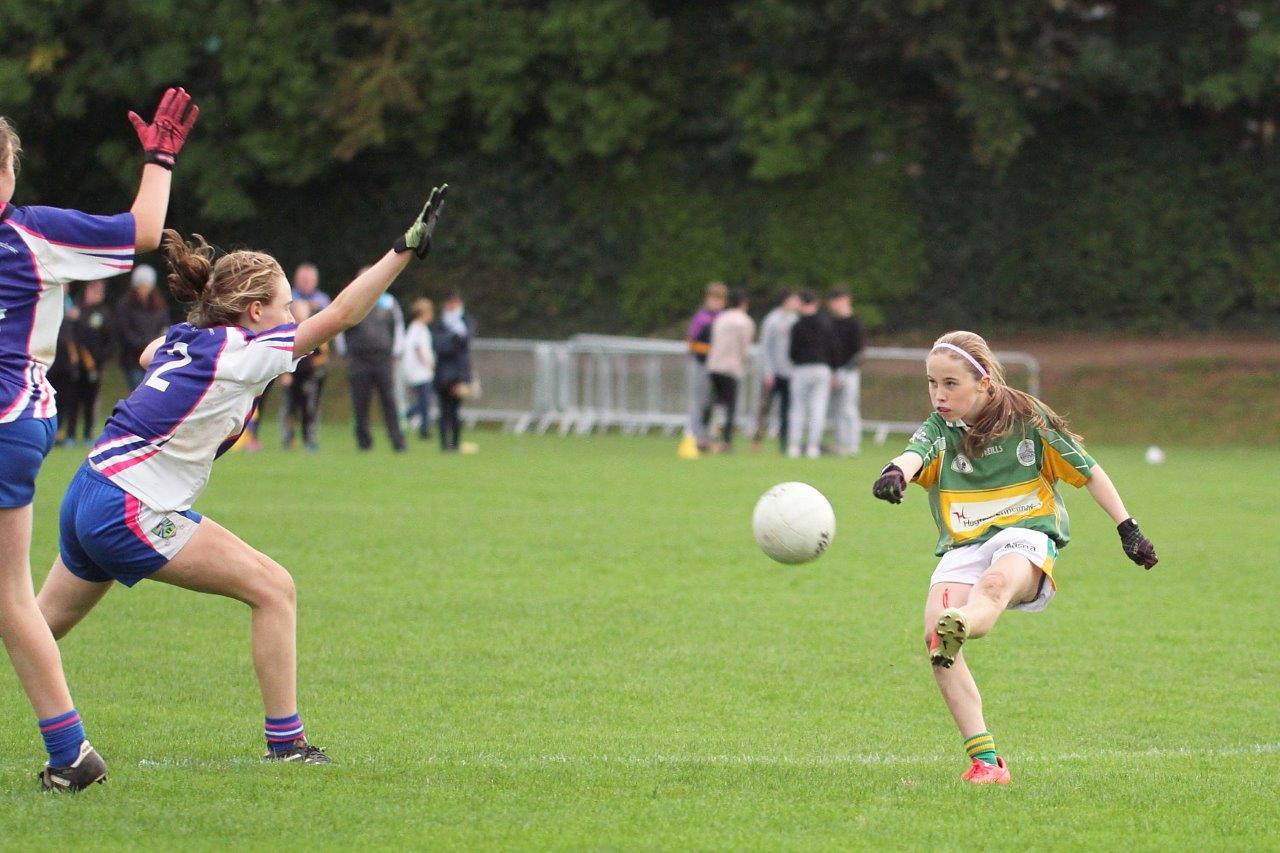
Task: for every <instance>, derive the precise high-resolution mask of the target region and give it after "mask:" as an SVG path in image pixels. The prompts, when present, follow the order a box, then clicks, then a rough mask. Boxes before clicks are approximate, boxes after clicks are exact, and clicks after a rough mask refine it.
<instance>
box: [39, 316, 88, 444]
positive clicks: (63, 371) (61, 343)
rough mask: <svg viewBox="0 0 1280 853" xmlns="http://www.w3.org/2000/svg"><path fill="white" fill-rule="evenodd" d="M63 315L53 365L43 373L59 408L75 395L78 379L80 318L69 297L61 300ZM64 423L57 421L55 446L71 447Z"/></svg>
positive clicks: (73, 442) (71, 442) (72, 442)
mask: <svg viewBox="0 0 1280 853" xmlns="http://www.w3.org/2000/svg"><path fill="white" fill-rule="evenodd" d="M63 301H64V305H63V309H62V311H63V314H62V318H63V319H62V325H61V326H59V327H58V340H57V343H56V344H55V347H54V356H53V364H51V365H49V369H48V371H46V372H45V379H48V380H49V384H50V385H52V386H53V393H54V394H55V395H56V396H55V399H57V400H59V401H61V402H60V403H59V404H58V405H59V408H63V407H65V406H66V404H67V402H68V401H70V400H71V399H72V398H73V396H74V395H75V393H76V389H75V384H76V383H77V382H78V381H79V379H80V355H79V353H77V352H76V346H75V340H74V337H75V325H76V322H75V321H76V320H77V319H78V318H79V317H80V309H79V308H78V307H76V304H75V302H74V301H72V299H71V297H70V296H64V298H63ZM64 427H65V423H64V422H63V421H59V423H58V433H57V436H56V437H55V440H54V444H55V446H56V445H73V444H75V441H68V440H67V434H66V430H65V429H64Z"/></svg>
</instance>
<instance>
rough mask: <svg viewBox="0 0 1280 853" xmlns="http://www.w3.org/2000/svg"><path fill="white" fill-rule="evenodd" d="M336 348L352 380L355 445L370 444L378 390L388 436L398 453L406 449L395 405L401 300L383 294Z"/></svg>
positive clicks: (401, 330) (363, 447)
mask: <svg viewBox="0 0 1280 853" xmlns="http://www.w3.org/2000/svg"><path fill="white" fill-rule="evenodd" d="M335 343H336V344H337V345H338V346H337V350H338V353H339V354H340V355H344V356H346V359H347V381H348V382H350V383H351V408H352V410H353V411H354V413H355V419H356V446H357V447H359V448H360V449H361V450H368V449H369V448H371V447H373V436H372V435H371V434H370V433H369V401H370V400H371V399H372V397H373V393H374V392H375V391H376V392H377V393H378V404H379V406H381V408H382V420H383V421H384V422H385V423H386V426H387V438H388V439H390V441H391V447H392V449H394V450H395V451H396V452H397V453H399V452H401V451H403V450H404V449H405V442H404V433H402V432H401V431H400V413H399V411H398V407H397V405H396V388H395V363H396V360H397V359H398V358H399V357H400V352H401V349H402V348H403V346H404V314H403V313H402V312H401V310H400V303H398V302H396V300H395V297H393V296H392V295H391V294H389V293H384V294H382V297H381V298H380V299H379V300H378V303H377V304H376V305H374V307H373V310H372V311H370V312H369V315H368V316H367V317H365V318H364V319H363V320H361V321H360V322H359V323H357V324H356V325H354V326H352V327H351V328H350V329H347V331H345V332H343V333H342V335H340V336H339V337H338V338H337V339H336V340H335Z"/></svg>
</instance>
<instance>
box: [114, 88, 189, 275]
mask: <svg viewBox="0 0 1280 853" xmlns="http://www.w3.org/2000/svg"><path fill="white" fill-rule="evenodd" d="M199 115H200V108H199V107H197V106H196V105H195V104H193V103H191V96H190V95H188V94H187V92H186V90H185V89H169V90H168V91H166V92H165V93H164V97H163V98H161V99H160V106H158V107H156V114H155V118H154V119H153V120H152V122H151V124H147V123H146V122H145V121H143V120H142V118H141V117H140V116H139V115H138V114H137V113H135V112H130V113H129V121H130V122H131V123H132V124H133V129H134V131H135V132H136V133H137V134H138V141H139V142H140V143H142V150H143V151H145V152H146V164H145V165H143V167H142V179H141V181H139V183H138V195H137V197H135V198H134V200H133V207H131V208H130V209H129V210H130V212H131V213H132V214H133V219H134V223H135V225H134V238H133V245H134V249H135V250H136V251H138V252H149V251H151V250H152V249H154V248H156V247H158V246H159V245H160V233H161V231H163V230H164V218H165V214H166V213H168V211H169V188H170V185H171V184H172V182H173V164H174V162H175V161H176V158H177V156H178V152H179V151H181V150H182V146H183V145H184V144H185V143H186V141H187V134H188V133H190V131H191V128H192V126H194V125H195V123H196V117H197V116H199Z"/></svg>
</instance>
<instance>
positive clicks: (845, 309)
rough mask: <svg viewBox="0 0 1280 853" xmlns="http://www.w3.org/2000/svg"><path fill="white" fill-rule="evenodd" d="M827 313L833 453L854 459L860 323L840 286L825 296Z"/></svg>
mask: <svg viewBox="0 0 1280 853" xmlns="http://www.w3.org/2000/svg"><path fill="white" fill-rule="evenodd" d="M827 312H828V313H829V314H830V315H831V328H832V330H833V331H834V332H835V337H836V358H835V364H834V370H835V373H834V375H833V376H832V382H831V396H832V404H831V405H832V407H833V408H834V409H835V418H836V442H835V450H836V453H837V454H838V455H841V456H856V455H857V454H858V451H860V450H861V449H862V413H861V411H860V410H859V407H858V398H859V397H860V396H861V394H862V370H861V368H860V367H859V364H860V358H859V357H860V356H861V355H862V350H863V347H864V343H863V334H862V323H861V322H860V321H859V320H858V318H857V317H856V316H854V313H853V298H852V297H851V296H850V295H849V291H848V290H845V289H844V288H843V287H836V288H834V289H833V290H832V291H831V292H830V293H829V294H827Z"/></svg>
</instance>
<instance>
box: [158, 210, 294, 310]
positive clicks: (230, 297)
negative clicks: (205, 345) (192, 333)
mask: <svg viewBox="0 0 1280 853" xmlns="http://www.w3.org/2000/svg"><path fill="white" fill-rule="evenodd" d="M164 236H165V243H164V254H165V257H166V258H168V260H169V275H168V276H166V281H167V282H168V284H169V290H170V291H172V292H173V295H174V296H175V297H177V300H178V301H179V302H181V303H182V304H183V305H185V306H187V322H188V323H190V324H191V325H193V326H196V327H198V328H207V327H209V326H229V325H232V324H234V323H235V322H236V321H237V320H239V318H240V315H241V314H243V313H244V312H245V310H246V309H248V307H249V306H250V305H251V304H253V303H254V302H255V301H256V302H270V301H271V300H272V299H273V298H274V297H275V291H276V285H277V283H278V281H280V280H283V279H284V270H283V269H281V268H280V264H279V263H277V262H276V259H275V258H273V257H271V256H270V255H268V254H266V253H264V252H250V251H247V250H240V251H236V252H229V253H227V254H225V255H223V256H222V257H220V258H218V259H217V260H216V261H215V260H214V250H213V247H212V246H210V245H209V244H208V243H207V242H205V239H204V238H203V237H201V236H200V235H199V234H193V235H192V237H193V238H194V239H193V240H192V242H191V243H187V242H186V241H185V240H183V239H182V235H181V234H179V233H178V232H177V231H174V230H173V229H172V228H169V229H166V230H165V232H164Z"/></svg>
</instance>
